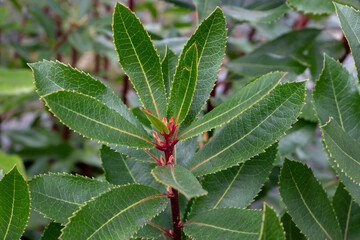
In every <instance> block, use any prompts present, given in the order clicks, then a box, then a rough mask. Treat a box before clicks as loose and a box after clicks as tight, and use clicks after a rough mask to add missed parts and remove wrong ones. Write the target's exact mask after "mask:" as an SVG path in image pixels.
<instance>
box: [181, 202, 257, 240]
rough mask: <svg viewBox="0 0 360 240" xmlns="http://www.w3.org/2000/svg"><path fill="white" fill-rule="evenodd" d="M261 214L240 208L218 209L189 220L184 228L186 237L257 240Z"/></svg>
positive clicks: (216, 239) (218, 239)
mask: <svg viewBox="0 0 360 240" xmlns="http://www.w3.org/2000/svg"><path fill="white" fill-rule="evenodd" d="M260 228H261V212H260V211H256V210H248V209H240V208H219V209H213V210H209V211H206V212H202V213H199V214H197V215H196V216H194V217H193V218H190V219H189V221H188V222H187V223H186V224H185V226H184V232H185V233H186V235H188V236H189V237H191V238H193V239H212V240H223V239H246V240H258V239H259V236H260Z"/></svg>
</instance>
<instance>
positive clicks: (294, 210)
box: [279, 159, 342, 240]
mask: <svg viewBox="0 0 360 240" xmlns="http://www.w3.org/2000/svg"><path fill="white" fill-rule="evenodd" d="M279 186H280V188H279V191H280V195H281V198H282V200H283V202H284V203H285V205H286V207H287V209H288V211H289V213H290V215H291V216H292V218H293V220H294V222H295V223H296V224H297V225H298V226H299V228H300V229H301V231H302V232H303V233H305V234H306V235H307V237H309V238H311V239H333V240H337V239H342V235H341V229H340V226H339V223H338V221H337V219H336V216H335V213H334V209H333V208H332V206H331V204H330V201H329V199H328V198H327V195H326V193H325V191H324V189H323V188H322V186H321V185H320V183H319V182H318V181H317V179H316V178H315V177H314V175H313V172H312V170H311V169H310V168H309V167H307V166H306V165H304V164H302V163H300V162H296V161H290V160H288V159H285V162H284V165H283V167H282V169H281V174H280V183H279Z"/></svg>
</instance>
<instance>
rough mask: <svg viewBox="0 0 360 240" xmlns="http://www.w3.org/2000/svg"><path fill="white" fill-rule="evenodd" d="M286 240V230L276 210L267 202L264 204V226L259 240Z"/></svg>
mask: <svg viewBox="0 0 360 240" xmlns="http://www.w3.org/2000/svg"><path fill="white" fill-rule="evenodd" d="M281 239H283V240H285V234H284V229H283V227H282V226H281V225H280V221H279V218H278V216H277V215H276V212H275V211H274V209H272V208H271V207H269V206H268V205H267V204H266V203H265V202H264V204H263V225H262V226H261V233H260V237H259V240H281Z"/></svg>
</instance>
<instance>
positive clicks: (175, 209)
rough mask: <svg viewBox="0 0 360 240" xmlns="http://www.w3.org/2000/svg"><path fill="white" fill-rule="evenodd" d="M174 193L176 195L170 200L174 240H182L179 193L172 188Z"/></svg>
mask: <svg viewBox="0 0 360 240" xmlns="http://www.w3.org/2000/svg"><path fill="white" fill-rule="evenodd" d="M172 192H173V193H174V195H173V196H172V197H171V198H170V204H171V216H172V226H173V239H174V240H181V226H180V205H179V193H178V191H177V190H175V189H174V188H172Z"/></svg>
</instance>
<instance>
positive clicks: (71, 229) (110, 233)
mask: <svg viewBox="0 0 360 240" xmlns="http://www.w3.org/2000/svg"><path fill="white" fill-rule="evenodd" d="M159 194H161V192H159V191H157V190H155V189H152V188H150V187H147V186H143V185H137V184H135V185H127V186H119V187H116V188H113V189H111V190H110V191H109V192H106V193H104V194H101V195H100V196H98V197H97V198H94V199H92V200H91V201H89V202H87V203H86V205H84V206H83V207H81V208H80V210H79V211H77V212H76V213H75V214H74V215H73V216H72V217H71V218H70V220H69V223H68V224H67V225H66V226H65V228H64V229H63V231H62V232H63V233H62V235H61V239H63V240H67V239H76V240H78V239H104V240H105V239H129V238H130V237H131V236H132V235H133V234H135V233H136V232H137V231H138V230H139V229H140V228H141V227H142V226H143V225H145V224H146V222H147V221H149V220H150V219H152V218H153V217H155V216H156V215H157V214H159V213H160V212H162V211H163V210H164V209H165V207H166V205H167V202H168V200H167V197H166V196H164V195H159ZM89 219H90V220H91V221H89ZM84 222H87V224H84Z"/></svg>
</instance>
